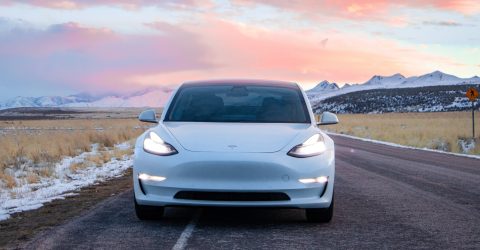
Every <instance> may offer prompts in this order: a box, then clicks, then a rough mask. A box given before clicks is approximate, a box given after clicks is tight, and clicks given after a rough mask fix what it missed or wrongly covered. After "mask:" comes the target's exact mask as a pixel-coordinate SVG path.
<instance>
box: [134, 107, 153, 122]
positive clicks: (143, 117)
mask: <svg viewBox="0 0 480 250" xmlns="http://www.w3.org/2000/svg"><path fill="white" fill-rule="evenodd" d="M138 120H140V121H141V122H151V123H158V121H157V115H156V114H155V110H153V109H148V110H145V111H143V112H142V113H140V115H139V116H138Z"/></svg>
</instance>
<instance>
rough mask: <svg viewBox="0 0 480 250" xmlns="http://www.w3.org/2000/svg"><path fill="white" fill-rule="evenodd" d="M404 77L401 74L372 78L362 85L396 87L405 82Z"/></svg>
mask: <svg viewBox="0 0 480 250" xmlns="http://www.w3.org/2000/svg"><path fill="white" fill-rule="evenodd" d="M405 79H406V78H405V76H403V75H401V74H395V75H392V76H377V75H375V76H373V77H372V78H371V79H370V80H368V81H367V82H365V83H364V85H377V86H378V85H380V86H391V85H398V84H400V83H403V82H404V81H405Z"/></svg>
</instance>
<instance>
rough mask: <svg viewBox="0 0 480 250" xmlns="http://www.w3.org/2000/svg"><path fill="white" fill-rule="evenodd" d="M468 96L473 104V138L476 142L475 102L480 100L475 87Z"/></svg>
mask: <svg viewBox="0 0 480 250" xmlns="http://www.w3.org/2000/svg"><path fill="white" fill-rule="evenodd" d="M466 96H467V97H468V99H469V100H470V101H471V102H472V138H473V140H475V101H476V100H477V98H478V91H477V89H475V88H474V87H471V88H469V89H468V90H467V93H466Z"/></svg>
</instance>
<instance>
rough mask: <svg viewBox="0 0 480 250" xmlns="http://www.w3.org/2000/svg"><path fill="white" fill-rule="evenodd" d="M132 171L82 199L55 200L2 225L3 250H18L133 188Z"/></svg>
mask: <svg viewBox="0 0 480 250" xmlns="http://www.w3.org/2000/svg"><path fill="white" fill-rule="evenodd" d="M131 176H132V171H131V169H129V170H127V172H126V173H125V174H124V175H123V176H121V177H118V178H114V179H110V180H108V181H105V182H102V183H98V184H96V185H92V186H88V187H85V188H82V189H81V190H80V191H78V193H77V194H78V195H75V196H70V197H67V198H65V199H59V200H54V201H52V202H50V203H46V204H44V206H42V207H41V208H39V209H35V210H30V211H25V212H21V213H16V214H13V215H12V217H11V218H10V219H7V220H4V221H0V229H1V230H0V248H1V249H3V248H17V247H18V246H20V245H21V244H22V243H24V242H27V241H29V240H31V239H33V238H34V237H35V236H36V235H37V234H38V233H40V232H44V231H46V230H48V229H50V228H52V227H56V226H59V225H62V224H64V223H66V222H67V221H70V220H71V219H73V218H75V217H78V216H80V215H82V214H84V213H86V212H87V211H89V210H91V209H92V208H94V207H95V206H96V205H98V204H99V203H100V202H101V201H103V200H105V199H107V198H109V197H111V196H115V195H117V194H119V193H123V192H125V191H127V190H129V189H131V188H132V181H131Z"/></svg>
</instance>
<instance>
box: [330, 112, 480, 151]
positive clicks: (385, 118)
mask: <svg viewBox="0 0 480 250" xmlns="http://www.w3.org/2000/svg"><path fill="white" fill-rule="evenodd" d="M338 118H339V120H340V123H339V124H337V125H332V126H325V127H323V129H325V130H327V131H331V132H336V133H342V134H348V135H353V136H358V137H363V138H369V139H375V140H381V141H387V142H393V143H397V144H401V145H407V146H413V147H419V148H430V149H439V150H443V151H448V152H455V153H468V154H480V145H477V146H476V147H474V143H472V140H471V137H472V119H471V112H435V113H386V114H343V115H338ZM475 118H476V119H475V120H476V121H475V122H476V124H475V125H476V126H475V127H476V128H475V130H476V141H477V144H479V142H480V136H479V135H480V113H478V112H476V114H475Z"/></svg>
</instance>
